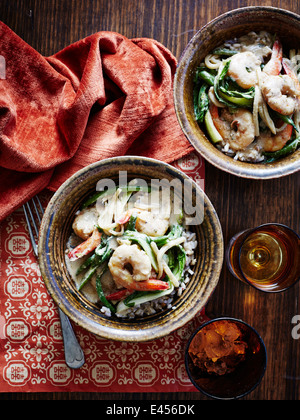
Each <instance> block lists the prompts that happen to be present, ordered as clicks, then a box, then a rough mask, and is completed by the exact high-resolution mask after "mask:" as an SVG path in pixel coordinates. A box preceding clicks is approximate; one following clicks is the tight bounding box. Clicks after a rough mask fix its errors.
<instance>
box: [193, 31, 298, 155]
mask: <svg viewBox="0 0 300 420" xmlns="http://www.w3.org/2000/svg"><path fill="white" fill-rule="evenodd" d="M298 59H299V60H300V55H298V53H297V51H296V50H290V51H288V54H287V56H285V55H284V53H283V47H282V44H281V41H280V39H278V38H277V37H274V36H272V35H271V34H269V33H267V32H263V31H262V32H260V33H255V32H251V33H249V34H247V35H245V36H242V37H240V38H235V39H232V40H228V41H226V42H225V43H224V44H223V45H221V46H220V47H219V48H217V49H215V50H214V51H213V52H212V53H211V54H208V55H207V56H206V57H205V59H204V62H203V63H201V65H200V66H199V67H198V68H197V70H196V73H195V79H194V111H195V118H196V120H197V121H198V123H199V125H200V126H201V127H202V128H203V130H204V131H205V132H206V134H207V136H208V137H209V139H210V140H211V142H212V143H213V144H214V145H215V146H216V147H217V148H218V149H219V150H221V151H222V152H223V153H225V154H226V155H229V156H232V157H233V158H234V159H236V160H240V161H245V162H253V163H258V162H261V163H268V162H273V161H275V160H277V159H280V158H282V157H284V156H287V155H288V154H290V153H293V152H294V151H295V150H296V149H297V148H298V147H299V146H300V101H299V98H300V83H299V77H300V76H299V74H298V69H299V65H298Z"/></svg>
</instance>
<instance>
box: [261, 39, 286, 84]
mask: <svg viewBox="0 0 300 420" xmlns="http://www.w3.org/2000/svg"><path fill="white" fill-rule="evenodd" d="M281 62H282V45H281V42H280V41H279V39H277V40H276V41H275V42H274V44H273V48H272V55H271V58H270V60H269V61H268V62H267V64H266V65H265V67H264V69H263V72H264V73H265V74H268V75H269V76H277V75H278V74H279V73H280V72H281V67H282V64H281Z"/></svg>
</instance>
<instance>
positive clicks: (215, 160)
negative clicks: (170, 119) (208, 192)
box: [173, 6, 300, 180]
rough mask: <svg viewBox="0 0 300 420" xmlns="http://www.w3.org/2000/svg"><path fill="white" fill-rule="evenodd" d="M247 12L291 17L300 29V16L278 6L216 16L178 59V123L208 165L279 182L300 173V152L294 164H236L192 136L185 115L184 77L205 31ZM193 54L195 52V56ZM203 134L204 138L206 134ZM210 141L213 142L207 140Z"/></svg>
mask: <svg viewBox="0 0 300 420" xmlns="http://www.w3.org/2000/svg"><path fill="white" fill-rule="evenodd" d="M245 12H247V16H248V17H249V16H253V15H254V14H255V13H257V12H266V13H269V14H270V15H272V16H274V14H275V15H276V16H277V15H278V16H283V15H286V16H287V17H289V18H291V19H293V20H296V21H298V22H299V26H300V15H298V14H297V13H294V12H291V11H290V10H287V9H281V8H277V7H274V6H246V7H241V8H236V9H233V10H229V11H227V12H225V13H223V14H221V15H219V16H216V17H215V18H214V19H212V20H211V21H209V22H207V23H206V24H205V25H204V26H202V27H201V28H200V29H199V30H198V31H197V32H196V33H195V34H194V35H193V37H192V38H191V39H190V41H189V42H188V44H187V45H186V47H185V48H184V50H183V52H182V54H181V56H180V58H179V60H178V64H177V68H176V72H175V76H174V87H173V99H174V107H175V112H176V116H177V120H178V122H179V125H180V127H181V129H182V131H183V133H184V135H185V136H186V138H187V139H188V140H189V142H190V143H191V144H192V146H193V147H194V148H195V149H196V150H197V151H198V152H199V153H200V154H201V156H203V157H204V159H206V160H207V162H209V163H210V164H212V165H213V166H215V167H216V168H218V169H220V170H222V171H224V172H227V173H229V174H231V175H235V176H238V177H241V178H248V179H256V180H264V179H275V178H280V177H283V176H288V175H291V174H294V173H296V172H298V171H299V170H300V150H298V151H295V152H294V153H297V155H299V158H298V159H296V160H293V161H292V162H289V161H287V162H284V163H283V162H282V161H278V162H279V163H280V164H278V162H273V163H272V164H268V166H266V164H260V163H250V162H241V161H235V160H234V159H233V158H231V157H229V156H226V155H225V154H224V153H222V152H219V151H218V150H217V149H216V148H215V147H214V146H213V147H214V148H215V150H216V153H213V152H211V151H209V150H208V148H207V146H206V144H205V142H203V141H199V139H198V138H197V136H196V135H194V134H193V133H191V130H190V123H189V121H188V118H187V117H186V114H185V101H184V94H183V92H184V81H185V76H184V75H182V74H183V72H184V74H185V73H186V71H187V69H188V66H189V64H190V62H191V60H192V58H193V51H195V48H194V44H195V42H196V41H197V39H198V38H199V36H200V35H201V34H202V33H203V32H205V31H207V30H208V29H210V28H211V27H213V26H214V25H215V24H218V23H221V22H222V21H224V20H225V19H226V20H229V19H231V18H232V17H233V16H238V15H240V14H245ZM190 53H192V55H191V56H190ZM199 134H200V137H201V136H202V133H199ZM203 137H204V138H206V136H205V134H203ZM207 141H209V140H208V139H207Z"/></svg>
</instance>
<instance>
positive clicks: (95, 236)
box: [68, 228, 102, 261]
mask: <svg viewBox="0 0 300 420" xmlns="http://www.w3.org/2000/svg"><path fill="white" fill-rule="evenodd" d="M101 236H102V233H100V232H99V230H98V229H95V228H94V231H93V233H92V235H91V236H90V237H89V238H88V239H87V240H86V241H84V242H81V244H79V245H78V246H77V247H76V248H74V249H72V251H70V252H69V253H68V257H69V259H70V261H75V260H77V259H78V258H81V257H84V256H85V255H88V254H89V253H90V252H92V251H94V249H96V248H97V246H98V245H100V242H101Z"/></svg>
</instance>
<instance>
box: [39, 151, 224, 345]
mask: <svg viewBox="0 0 300 420" xmlns="http://www.w3.org/2000/svg"><path fill="white" fill-rule="evenodd" d="M119 171H127V176H128V179H129V178H130V177H138V178H142V179H145V180H147V181H150V180H151V179H167V180H169V181H172V180H173V179H174V178H175V179H177V180H180V182H181V183H182V184H184V183H187V184H188V185H189V186H190V188H191V191H192V199H193V203H194V204H193V205H195V203H196V198H197V197H198V198H200V199H201V200H202V203H203V207H202V212H203V213H201V212H200V211H199V212H198V215H200V214H202V215H203V220H200V218H199V221H200V222H201V223H200V224H198V225H196V226H192V227H191V229H193V230H194V231H195V232H196V237H197V241H198V247H197V251H196V259H197V262H196V265H195V266H194V268H193V269H194V271H195V274H194V275H193V276H192V278H191V280H190V281H189V283H188V285H187V289H186V290H185V292H184V293H183V294H182V296H181V297H179V298H178V299H177V300H176V302H175V303H174V306H173V308H172V309H170V310H165V311H164V312H160V313H158V314H156V315H152V316H148V317H145V318H142V319H141V318H136V319H134V320H124V319H123V320H122V319H120V318H115V317H106V316H105V315H104V314H102V313H101V312H100V310H99V308H98V307H97V306H96V305H94V304H92V303H90V302H89V301H88V300H86V299H85V298H84V296H83V295H82V294H81V293H79V292H78V291H77V289H76V288H75V286H74V283H73V281H72V279H71V276H70V275H69V273H68V271H67V268H66V264H65V249H66V242H67V239H68V237H69V235H70V233H71V226H72V222H73V220H74V216H75V213H76V211H77V210H78V209H79V208H80V206H81V204H82V203H83V202H84V200H85V199H86V198H87V197H88V196H90V195H91V194H93V193H95V188H96V184H97V182H98V181H99V180H100V179H107V178H108V179H113V180H115V182H116V183H117V182H118V177H119ZM199 202H200V201H199ZM222 264H223V235H222V230H221V226H220V222H219V219H218V216H217V214H216V212H215V210H214V208H213V206H212V204H211V202H210V201H209V199H208V197H207V196H206V195H205V193H204V192H203V191H202V190H201V189H200V188H199V187H198V186H197V184H196V183H195V182H194V181H192V180H191V178H189V177H188V176H187V175H185V174H184V173H183V172H181V171H180V170H178V169H176V168H174V167H172V166H170V165H168V164H165V163H162V162H160V161H156V160H153V159H149V158H141V157H134V156H129V157H128V156H126V157H118V158H112V159H106V160H103V161H101V162H97V163H95V164H92V165H90V166H88V167H86V168H84V169H82V170H80V171H79V172H77V173H76V174H74V175H73V176H72V177H71V178H69V179H68V180H67V181H66V182H65V183H64V184H63V185H62V186H61V187H60V188H59V189H58V190H57V192H56V193H55V194H54V195H53V197H52V199H51V200H50V202H49V204H48V206H47V208H46V210H45V214H44V217H43V220H42V224H41V230H40V239H39V265H40V269H41V274H42V277H43V279H44V282H45V284H46V287H47V289H48V291H49V293H50V294H51V296H52V297H53V299H54V301H55V302H56V304H57V305H58V306H59V307H60V308H61V309H62V311H63V312H65V313H66V314H67V315H68V316H69V317H70V319H71V320H73V321H74V322H75V323H77V324H78V325H80V326H82V327H83V328H85V329H86V330H88V331H90V332H92V333H94V334H96V335H98V336H100V337H103V338H107V339H113V340H119V341H133V342H140V341H148V340H153V339H156V338H159V337H163V336H165V335H167V334H169V333H171V332H172V331H174V330H175V329H177V328H179V327H181V326H183V325H184V324H185V323H186V322H188V321H189V320H191V319H192V318H193V317H194V316H195V315H196V314H197V313H198V312H199V311H200V310H201V308H203V307H204V305H205V304H206V303H207V301H208V299H209V297H210V296H211V294H212V292H213V291H214V289H215V287H216V285H217V283H218V280H219V275H220V271H221V268H222Z"/></svg>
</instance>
